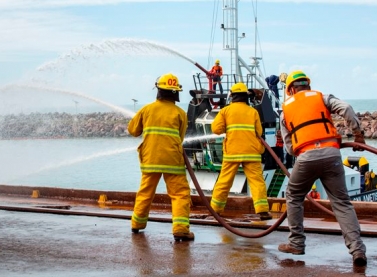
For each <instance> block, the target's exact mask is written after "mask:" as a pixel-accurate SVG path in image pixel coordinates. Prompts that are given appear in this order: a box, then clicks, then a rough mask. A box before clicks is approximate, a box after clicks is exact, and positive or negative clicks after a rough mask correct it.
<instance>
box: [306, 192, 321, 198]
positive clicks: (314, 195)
mask: <svg viewBox="0 0 377 277" xmlns="http://www.w3.org/2000/svg"><path fill="white" fill-rule="evenodd" d="M309 195H310V197H311V198H313V199H321V195H320V194H319V192H318V191H314V190H312V191H311V192H310V193H309Z"/></svg>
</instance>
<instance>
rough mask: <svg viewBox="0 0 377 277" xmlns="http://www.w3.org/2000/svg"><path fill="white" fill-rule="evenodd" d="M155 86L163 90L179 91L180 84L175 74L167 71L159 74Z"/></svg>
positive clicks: (180, 88)
mask: <svg viewBox="0 0 377 277" xmlns="http://www.w3.org/2000/svg"><path fill="white" fill-rule="evenodd" d="M156 87H158V88H160V89H164V90H173V91H181V90H182V86H181V85H180V84H179V81H178V78H177V76H175V75H173V74H171V73H167V74H164V75H162V76H160V77H159V78H158V80H157V82H156Z"/></svg>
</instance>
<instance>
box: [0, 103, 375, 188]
mask: <svg viewBox="0 0 377 277" xmlns="http://www.w3.org/2000/svg"><path fill="white" fill-rule="evenodd" d="M348 102H349V103H350V104H352V105H353V106H354V109H355V111H356V112H365V111H370V112H373V111H377V100H349V101H348ZM180 106H181V107H182V108H184V109H185V105H184V104H181V105H180ZM374 107H375V108H374ZM141 141H142V139H141V138H132V137H124V138H90V139H33V140H0V153H1V155H0V184H6V185H24V186H44V187H58V188H74V189H89V190H106V191H107V190H110V191H137V189H138V188H139V183H140V177H141V172H140V167H139V159H138V154H137V150H136V149H137V147H138V145H139V144H140V143H141ZM344 141H347V139H345V140H344ZM350 141H353V140H352V139H351V140H350ZM367 144H368V145H370V146H373V147H377V140H367ZM341 152H342V155H343V157H344V158H346V157H349V156H364V157H365V158H366V159H367V160H368V161H369V164H370V169H374V171H377V156H376V155H374V154H372V153H369V152H367V151H363V152H353V151H352V149H350V148H345V149H342V150H341ZM157 192H166V188H165V185H164V183H163V181H161V182H160V185H159V186H158V189H157Z"/></svg>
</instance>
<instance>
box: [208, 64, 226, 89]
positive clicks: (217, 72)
mask: <svg viewBox="0 0 377 277" xmlns="http://www.w3.org/2000/svg"><path fill="white" fill-rule="evenodd" d="M210 73H211V74H213V77H212V81H213V83H212V89H213V90H214V91H215V92H216V85H217V84H219V90H220V93H221V94H222V93H223V85H222V84H221V76H223V68H222V67H221V65H220V60H216V61H215V65H214V66H212V69H211V71H210Z"/></svg>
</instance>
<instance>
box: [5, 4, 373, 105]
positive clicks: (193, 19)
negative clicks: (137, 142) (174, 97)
mask: <svg viewBox="0 0 377 277" xmlns="http://www.w3.org/2000/svg"><path fill="white" fill-rule="evenodd" d="M225 2H227V1H225ZM238 8H239V17H238V22H239V33H245V38H242V39H240V41H239V54H240V56H241V57H242V58H243V60H245V61H246V62H247V63H249V62H250V57H252V56H254V55H255V52H256V53H257V56H258V57H261V58H262V62H261V65H262V72H263V74H264V77H267V76H270V75H277V76H279V75H280V74H281V73H283V72H286V73H289V72H291V71H292V70H297V69H301V70H303V71H304V72H305V73H306V74H307V75H308V76H309V77H310V78H311V85H312V89H316V90H320V91H322V92H324V93H326V94H328V93H331V94H334V95H335V96H337V97H338V98H341V99H375V98H376V92H377V89H376V87H377V17H376V14H377V0H332V1H328V0H317V1H316V0H294V1H293V0H292V1H290V0H259V1H255V0H250V1H239V3H238ZM255 19H257V24H255V21H256V20H255ZM221 23H224V20H223V1H213V0H211V1H210V0H208V1H178V0H177V1H146V0H145V1H143V0H142V1H127V0H123V1H122V0H108V1H105V0H0V26H1V28H0V65H1V66H0V110H12V111H14V112H17V111H21V112H24V111H27V110H28V108H30V107H36V109H38V108H37V107H39V106H41V107H42V106H48V107H60V106H70V107H71V108H75V109H76V111H77V109H79V111H80V109H81V108H82V107H83V106H84V105H86V104H88V103H92V104H93V103H96V104H99V105H103V103H105V104H106V103H108V104H110V105H108V106H111V105H119V106H126V105H129V106H131V107H132V105H134V108H135V105H137V106H138V107H139V106H142V105H144V104H146V103H150V102H153V101H154V100H155V96H156V90H155V89H153V87H154V83H155V80H156V78H158V76H161V75H163V74H165V73H169V72H171V73H173V74H175V75H176V76H177V77H178V78H179V81H180V83H181V84H182V86H183V91H182V92H181V93H180V99H181V103H188V102H189V100H190V98H191V97H190V96H189V90H190V89H193V88H194V85H193V77H192V76H193V75H195V74H197V73H200V72H201V71H200V70H199V69H198V68H197V67H196V66H195V63H198V64H200V65H201V66H203V67H204V68H207V69H210V67H211V66H212V65H213V63H214V61H215V60H216V59H220V61H221V65H222V66H223V70H224V73H227V72H228V71H229V68H230V52H229V51H224V50H223V33H222V30H221V28H220V24H221ZM256 30H257V35H256ZM40 87H43V88H44V89H40ZM46 88H47V89H46ZM132 99H134V100H137V102H135V101H134V100H132Z"/></svg>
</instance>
